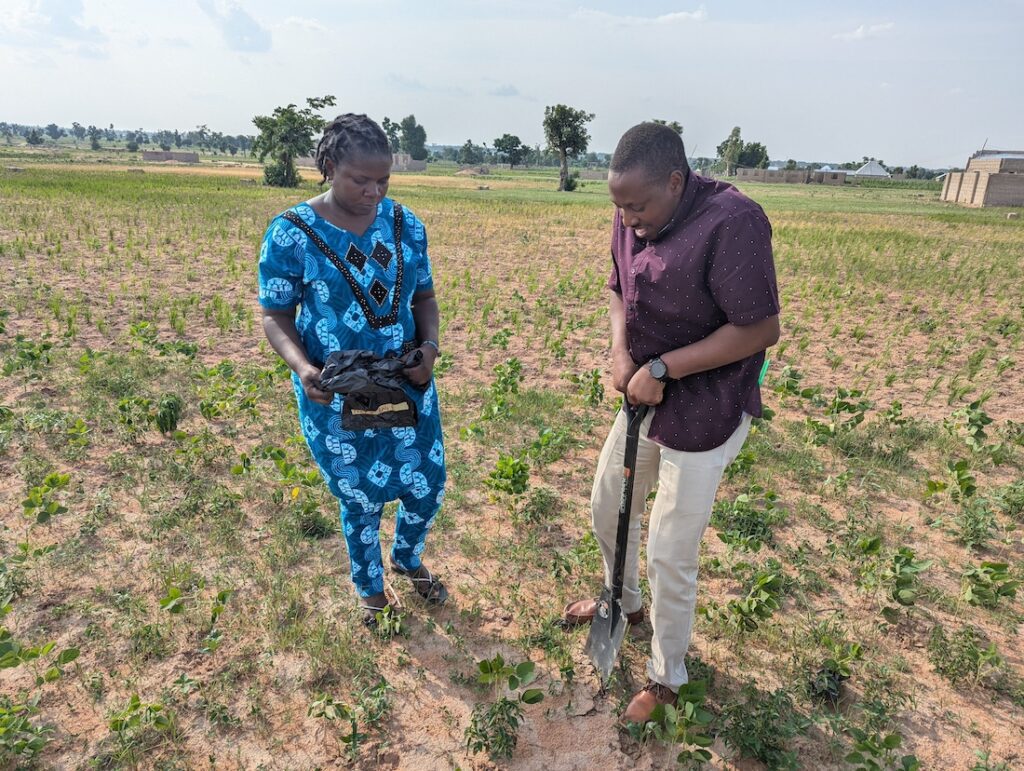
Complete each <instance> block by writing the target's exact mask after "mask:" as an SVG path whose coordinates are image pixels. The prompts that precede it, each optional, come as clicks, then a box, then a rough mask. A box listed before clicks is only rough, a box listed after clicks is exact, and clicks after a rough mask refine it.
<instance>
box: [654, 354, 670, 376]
mask: <svg viewBox="0 0 1024 771" xmlns="http://www.w3.org/2000/svg"><path fill="white" fill-rule="evenodd" d="M666 375H668V367H666V366H665V362H663V361H662V360H661V359H655V360H654V361H652V362H651V377H653V378H654V379H655V380H664V379H665V376H666Z"/></svg>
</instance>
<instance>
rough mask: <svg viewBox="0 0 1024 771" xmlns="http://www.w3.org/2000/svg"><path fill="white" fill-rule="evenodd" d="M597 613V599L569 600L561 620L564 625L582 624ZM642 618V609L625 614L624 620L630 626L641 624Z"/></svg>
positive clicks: (591, 619)
mask: <svg viewBox="0 0 1024 771" xmlns="http://www.w3.org/2000/svg"><path fill="white" fill-rule="evenodd" d="M596 613H597V600H576V601H575V602H570V603H569V604H568V605H566V606H565V610H564V611H562V620H563V621H564V623H565V625H566V626H583V625H585V624H589V623H591V622H592V621H593V620H594V614H596ZM643 620H644V609H643V608H640V610H635V611H633V612H632V613H627V614H626V621H628V622H629V625H630V626H637V625H638V624H642V623H643Z"/></svg>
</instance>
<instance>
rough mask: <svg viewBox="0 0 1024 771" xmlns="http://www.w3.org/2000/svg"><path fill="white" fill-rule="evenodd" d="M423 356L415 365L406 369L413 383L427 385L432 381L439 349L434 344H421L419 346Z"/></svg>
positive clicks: (406, 374) (407, 375)
mask: <svg viewBox="0 0 1024 771" xmlns="http://www.w3.org/2000/svg"><path fill="white" fill-rule="evenodd" d="M419 351H420V353H421V354H422V355H423V358H422V359H421V360H420V363H419V364H417V365H416V366H415V367H408V368H406V369H405V370H404V372H405V376H406V377H407V378H409V382H410V383H412V384H413V385H418V386H425V385H426V384H427V383H429V382H430V378H431V377H432V376H433V374H434V362H435V361H437V350H436V349H435V348H434V346H432V345H421V346H420V347H419Z"/></svg>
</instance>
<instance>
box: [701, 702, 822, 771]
mask: <svg viewBox="0 0 1024 771" xmlns="http://www.w3.org/2000/svg"><path fill="white" fill-rule="evenodd" d="M802 727H803V721H802V720H801V719H800V718H799V716H798V715H797V713H796V711H795V710H794V708H793V701H792V699H791V698H790V696H789V694H787V693H786V692H785V691H784V690H781V689H779V690H777V691H773V692H772V693H763V692H761V691H759V690H758V689H757V688H756V687H755V686H754V685H753V684H752V683H751V684H747V685H746V686H744V688H743V690H742V701H740V700H736V701H732V702H730V703H728V704H726V705H725V706H724V707H723V709H722V727H721V730H720V731H719V732H718V735H719V737H720V738H721V739H722V741H723V742H725V746H726V747H729V748H730V749H732V750H734V751H735V752H738V753H739V754H740V756H742V757H747V758H756V759H757V760H760V761H761V762H763V763H766V764H767V765H768V766H769V768H796V753H794V752H791V751H788V750H786V743H787V742H788V741H789V740H790V739H792V738H793V737H794V736H796V735H797V733H799V732H800V730H802Z"/></svg>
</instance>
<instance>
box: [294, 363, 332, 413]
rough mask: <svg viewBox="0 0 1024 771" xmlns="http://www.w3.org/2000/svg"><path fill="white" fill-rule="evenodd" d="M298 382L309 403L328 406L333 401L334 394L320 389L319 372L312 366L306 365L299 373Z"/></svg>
mask: <svg viewBox="0 0 1024 771" xmlns="http://www.w3.org/2000/svg"><path fill="white" fill-rule="evenodd" d="M299 380H300V381H301V382H302V388H303V389H304V390H305V391H306V396H307V397H308V398H309V400H310V401H312V402H316V403H317V404H330V403H331V401H333V399H334V394H332V393H331V392H330V391H324V390H323V389H322V388H320V370H319V369H317V368H316V367H314V366H313V365H312V364H307V365H306V366H304V367H303V368H302V369H301V370H300V371H299Z"/></svg>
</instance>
